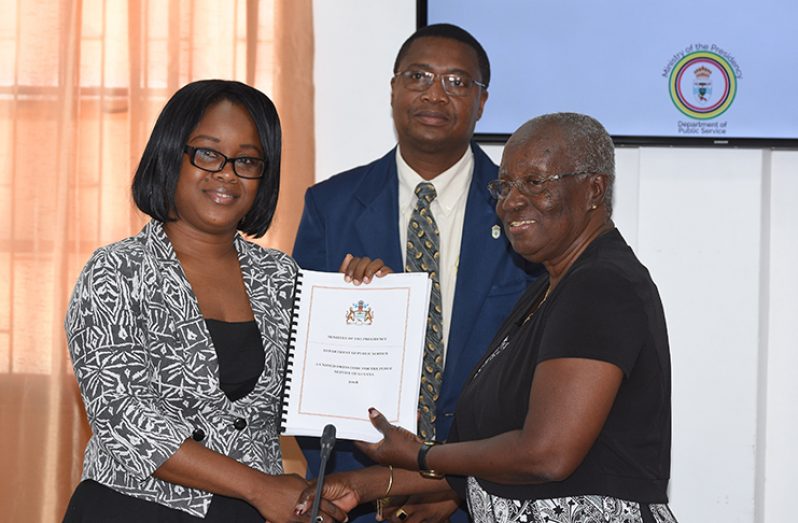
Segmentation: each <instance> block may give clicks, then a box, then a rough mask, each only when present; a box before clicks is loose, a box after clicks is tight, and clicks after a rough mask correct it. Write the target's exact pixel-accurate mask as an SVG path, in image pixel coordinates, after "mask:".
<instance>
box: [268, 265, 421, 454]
mask: <svg viewBox="0 0 798 523" xmlns="http://www.w3.org/2000/svg"><path fill="white" fill-rule="evenodd" d="M429 296H430V279H429V277H428V275H427V274H426V273H399V274H389V275H387V276H385V277H382V278H374V279H373V280H372V282H371V283H369V284H363V285H354V284H352V283H347V282H345V281H344V276H343V274H340V273H325V272H317V271H307V270H303V271H300V275H299V276H298V281H297V291H296V297H295V300H294V311H293V326H292V335H291V340H290V343H289V349H288V358H287V368H286V375H285V387H284V392H283V398H282V400H283V416H282V426H281V429H282V432H283V433H284V434H286V435H291V436H320V435H321V433H322V430H323V429H324V426H325V425H327V424H329V423H332V424H334V425H335V426H336V428H337V432H338V438H339V439H355V440H363V441H372V442H373V441H379V440H380V439H381V435H380V433H379V432H378V431H377V430H376V429H375V428H374V427H373V426H372V425H371V422H370V421H369V416H368V409H369V407H375V408H377V409H378V410H379V411H381V412H382V413H383V414H384V415H385V417H386V418H387V419H388V421H390V422H391V423H392V424H394V425H399V426H402V427H404V428H406V429H407V430H409V431H411V432H413V433H415V432H416V424H417V408H418V392H419V387H420V383H421V364H422V359H423V350H424V336H425V330H426V323H427V309H428V307H429Z"/></svg>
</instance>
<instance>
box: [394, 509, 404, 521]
mask: <svg viewBox="0 0 798 523" xmlns="http://www.w3.org/2000/svg"><path fill="white" fill-rule="evenodd" d="M395 516H396V517H397V518H399V519H401V520H402V521H404V520H406V519H407V512H405V509H403V508H399V509H398V510H397V511H396V513H395Z"/></svg>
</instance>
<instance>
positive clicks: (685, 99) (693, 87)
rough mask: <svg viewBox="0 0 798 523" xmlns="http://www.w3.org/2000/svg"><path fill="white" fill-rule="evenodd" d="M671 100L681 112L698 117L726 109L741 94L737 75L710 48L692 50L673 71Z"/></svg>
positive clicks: (709, 117)
mask: <svg viewBox="0 0 798 523" xmlns="http://www.w3.org/2000/svg"><path fill="white" fill-rule="evenodd" d="M669 85H670V92H671V100H673V103H674V105H676V108H677V109H679V110H680V111H681V112H683V113H684V114H686V115H687V116H689V117H690V118H695V119H698V120H709V119H711V118H716V117H718V116H720V115H721V114H723V113H725V112H726V110H727V109H728V108H729V107H730V106H731V104H732V102H733V101H734V97H735V95H736V94H737V76H736V75H735V74H734V69H732V66H731V65H730V64H729V62H728V61H726V59H725V58H723V57H722V56H720V55H718V54H715V53H713V52H710V51H698V52H695V53H690V54H688V55H686V56H685V57H684V58H682V59H681V60H679V61H678V62H677V63H676V65H675V66H674V67H673V70H672V71H671V77H670V82H669Z"/></svg>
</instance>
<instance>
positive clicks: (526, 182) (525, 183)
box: [488, 171, 595, 200]
mask: <svg viewBox="0 0 798 523" xmlns="http://www.w3.org/2000/svg"><path fill="white" fill-rule="evenodd" d="M587 174H595V173H592V172H589V171H581V172H575V173H560V174H554V175H552V176H547V177H545V178H542V179H536V178H532V177H527V178H521V179H519V180H512V181H511V180H502V179H501V178H497V179H496V180H491V181H489V182H488V192H489V193H490V195H491V197H492V198H493V199H494V200H504V199H506V198H507V197H508V196H510V191H512V190H513V187H515V189H516V190H518V192H520V193H521V194H523V195H524V196H538V195H540V194H542V193H543V189H542V186H543V185H544V184H545V183H548V182H556V181H559V180H562V179H563V178H568V177H569V176H584V175H587ZM497 187H509V189H508V190H507V194H505V195H504V196H501V195H500V194H499V193H498V189H497ZM524 187H535V188H538V187H540V188H541V189H540V191H539V192H535V193H528V192H526V189H524Z"/></svg>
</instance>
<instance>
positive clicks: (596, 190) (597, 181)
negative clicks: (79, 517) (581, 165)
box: [588, 174, 609, 209]
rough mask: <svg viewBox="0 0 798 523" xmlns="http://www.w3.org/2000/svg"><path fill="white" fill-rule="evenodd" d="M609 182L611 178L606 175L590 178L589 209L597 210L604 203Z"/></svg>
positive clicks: (596, 175) (595, 175)
mask: <svg viewBox="0 0 798 523" xmlns="http://www.w3.org/2000/svg"><path fill="white" fill-rule="evenodd" d="M608 181H609V177H608V176H607V175H606V174H594V175H592V176H591V177H590V178H589V180H588V183H589V186H588V187H589V190H588V207H589V208H590V209H596V208H598V207H600V206H601V204H602V203H604V195H605V194H606V192H607V183H608Z"/></svg>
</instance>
